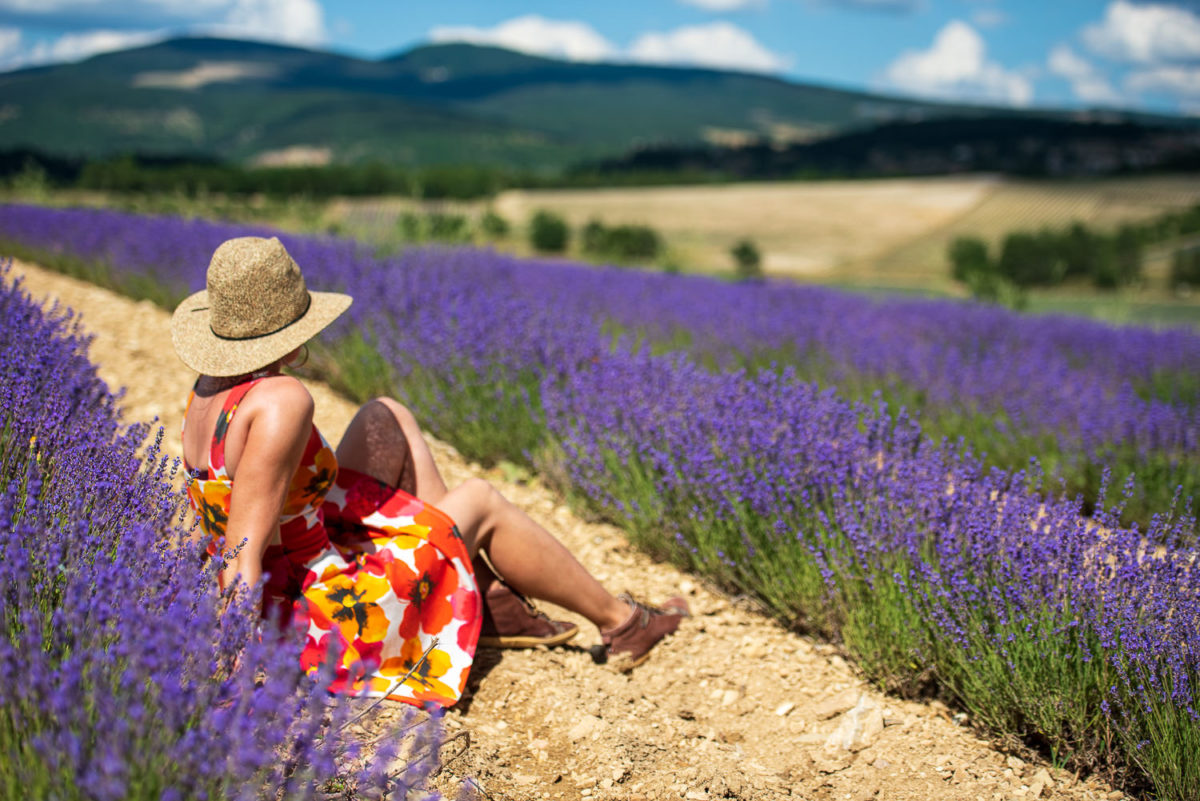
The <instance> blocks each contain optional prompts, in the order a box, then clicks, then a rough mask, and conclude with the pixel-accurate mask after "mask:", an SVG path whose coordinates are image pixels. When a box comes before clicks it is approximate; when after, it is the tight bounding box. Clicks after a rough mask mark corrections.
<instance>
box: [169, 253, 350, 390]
mask: <svg viewBox="0 0 1200 801" xmlns="http://www.w3.org/2000/svg"><path fill="white" fill-rule="evenodd" d="M350 301H351V298H350V296H349V295H343V294H341V293H338V292H309V291H308V287H306V286H305V284H304V276H302V275H301V274H300V268H299V267H298V266H297V265H296V262H295V261H294V260H293V259H292V257H291V256H290V255H288V252H287V250H285V249H284V247H283V243H281V242H280V241H279V240H278V239H276V238H275V237H271V238H270V239H263V238H262V237H257V236H244V237H239V238H237V239H230V240H229V241H227V242H223V243H222V244H221V246H220V247H218V248H217V250H216V252H215V253H213V257H212V262H211V263H210V264H209V266H208V288H207V289H205V290H203V291H201V292H197V293H196V294H194V295H191V296H190V297H188V298H187V299H186V300H184V301H183V303H180V304H179V306H178V307H177V308H176V309H175V314H174V315H173V316H172V318H171V341H172V342H173V343H174V345H175V352H176V353H178V354H179V358H180V359H182V360H183V363H184V364H186V365H187V366H188V367H190V368H192V369H193V370H195V371H197V372H199V373H203V374H205V375H212V376H234V375H243V374H245V373H251V372H253V371H255V370H258V369H261V368H263V367H266V366H267V365H269V364H272V363H273V362H275V361H278V360H279V359H282V358H283V357H284V356H286V355H287V354H289V353H291V352H292V351H293V350H295V349H296V348H298V347H300V346H301V345H303V344H304V343H305V342H307V341H308V340H310V339H312V338H313V337H314V336H315V335H316V334H317V332H319V331H320V330H321V329H322V328H324V327H325V326H327V325H329V324H330V323H332V322H333V321H334V320H336V319H337V317H338V315H340V314H341V313H342V312H344V311H345V310H346V309H347V308H348V307H349V306H350Z"/></svg>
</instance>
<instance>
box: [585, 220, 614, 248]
mask: <svg viewBox="0 0 1200 801" xmlns="http://www.w3.org/2000/svg"><path fill="white" fill-rule="evenodd" d="M580 239H581V240H582V241H581V243H580V245H581V247H582V248H583V252H584V253H590V254H592V255H603V254H604V252H605V248H606V247H607V246H608V229H607V228H605V227H604V223H602V222H600V221H599V220H588V223H587V225H585V226H583V230H582V231H581V232H580Z"/></svg>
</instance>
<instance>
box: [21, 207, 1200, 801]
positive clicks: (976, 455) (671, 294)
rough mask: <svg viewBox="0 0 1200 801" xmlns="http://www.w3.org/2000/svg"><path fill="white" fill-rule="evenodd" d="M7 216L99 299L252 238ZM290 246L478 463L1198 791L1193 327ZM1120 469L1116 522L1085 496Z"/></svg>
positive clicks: (1142, 781)
mask: <svg viewBox="0 0 1200 801" xmlns="http://www.w3.org/2000/svg"><path fill="white" fill-rule="evenodd" d="M7 211H9V210H8V209H6V212H7ZM17 213H19V214H20V215H24V216H23V217H22V219H23V220H24V223H23V226H24V228H22V226H21V225H17V224H11V225H10V224H9V223H8V222H7V220H8V218H7V217H5V218H3V219H4V222H3V223H2V224H0V225H3V226H5V232H4V233H3V234H0V238H4V239H9V240H11V239H16V238H18V234H19V236H20V237H23V239H22V241H26V242H32V243H37V242H40V244H37V247H39V248H50V247H52V246H54V245H53V243H54V242H56V241H58V240H57V239H55V236H62V233H61V232H64V231H65V232H67V235H66V236H64V237H63V241H66V242H67V243H70V242H71V241H72V237H73V236H76V235H75V234H73V233H71V231H72V226H80V227H87V226H91V227H92V228H95V229H97V230H99V231H101V233H89V234H88V235H89V236H92V237H93V238H92V239H87V240H86V241H87V242H88V243H89V244H88V245H87V247H91V248H94V250H95V252H96V253H100V254H103V253H107V254H111V255H109V256H106V258H107V259H109V260H108V261H107V262H105V265H106V266H105V271H106V273H108V274H110V275H111V276H112V280H114V281H115V282H117V283H118V285H119V284H120V282H121V281H123V280H126V279H125V278H123V277H122V276H125V275H132V276H149V277H151V278H152V279H153V280H154V281H155V282H157V283H160V284H162V285H165V286H171V285H176V286H184V285H186V286H189V287H192V288H194V287H196V286H197V285H198V284H199V283H200V282H201V281H202V275H203V268H204V265H205V264H206V263H207V260H208V257H209V254H211V252H212V249H213V248H214V247H215V246H216V244H218V243H219V242H220V241H222V240H223V239H225V238H227V237H229V236H233V235H239V234H243V233H247V232H248V230H247V229H245V228H240V227H237V228H235V227H232V226H222V225H218V224H201V223H196V222H192V223H188V224H187V225H186V226H184V225H183V224H181V223H178V222H176V223H174V224H175V225H176V226H177V227H176V228H175V229H172V228H171V225H172V223H170V222H168V221H163V220H153V221H149V222H147V221H145V220H142V219H139V218H133V217H129V216H125V215H114V214H111V213H103V212H54V213H53V214H65V215H67V216H66V217H65V218H63V219H62V220H60V222H61V225H57V224H56V225H55V236H52V235H50V234H48V233H47V234H45V235H41V234H38V235H35V234H31V233H29V231H34V232H36V231H41V230H44V229H48V228H49V227H50V223H49V222H47V220H49V219H51V218H50V216H48V215H51V213H50V212H46V211H44V210H36V209H35V210H28V209H18V211H17V212H15V213H14V214H17ZM54 219H58V218H54ZM39 226H41V227H39ZM22 230H24V231H25V233H19V232H21V231H22ZM88 231H89V232H90V231H91V228H89V229H88ZM104 231H106V232H107V233H106V234H105V233H103V232H104ZM172 231H174V233H172ZM151 234H153V235H156V236H158V237H160V238H162V239H166V238H168V237H170V236H174V237H175V239H174V247H172V248H167V247H163V248H162V249H161V253H159V255H157V256H155V258H154V259H153V260H149V261H147V260H144V259H143V258H142V257H141V256H140V255H139V254H138V253H136V252H132V251H131V250H130V249H129V248H128V247H127V246H126V245H125V244H123V243H125V242H126V241H127V240H135V239H140V238H145V237H147V236H148V235H151ZM38 236H41V237H42V239H41V240H39V239H38ZM77 238H78V241H80V242H84V241H85V239H84V237H83V235H82V234H80V235H78V237H77ZM285 240H286V243H287V246H288V248H289V250H290V251H291V252H292V253H293V255H294V256H296V258H297V260H298V261H299V262H300V263H302V264H303V265H305V270H306V275H308V276H309V277H310V281H311V282H312V283H313V285H314V286H320V287H321V288H342V289H345V290H346V291H349V292H350V293H351V294H353V295H354V296H355V297H356V298H357V301H356V303H355V305H354V307H352V311H351V314H350V315H349V316H348V317H347V318H346V319H344V320H343V321H342V322H341V323H340V324H339V326H338V327H337V328H336V329H335V330H334V331H333V332H332V333H333V341H334V343H335V345H334V347H335V348H343V349H344V351H343V353H344V354H351V355H353V356H354V357H355V358H354V361H352V362H351V363H350V364H349V365H348V367H344V368H343V369H347V370H348V372H347V373H343V374H342V378H343V379H344V380H346V381H348V382H355V381H361V380H362V379H363V377H367V378H370V380H371V381H373V382H375V383H374V384H373V386H372V388H373V389H376V390H386V389H391V390H392V391H393V392H394V393H396V394H400V395H401V396H402V397H405V399H406V400H408V401H409V402H410V403H412V404H413V405H415V406H417V408H418V411H419V412H420V414H421V415H422V416H423V417H424V418H425V419H426V420H428V421H430V422H431V423H432V427H433V428H434V430H435V431H437V432H439V433H441V434H443V435H444V436H447V437H449V438H451V439H452V440H454V441H455V442H456V444H458V445H460V447H462V448H463V449H464V450H466V451H467V452H468V453H470V454H471V455H474V456H477V457H484V458H501V457H503V458H510V459H526V460H529V461H536V462H538V463H539V464H541V465H543V466H544V467H546V468H547V469H548V470H549V472H551V473H552V474H554V475H557V476H561V477H562V478H563V479H564V480H565V481H566V482H567V486H568V487H569V488H570V491H571V492H572V493H573V494H575V495H576V497H578V498H580V499H582V500H583V501H584V502H586V503H588V504H590V505H592V506H593V508H595V509H597V510H599V511H600V512H602V513H603V514H605V515H607V516H609V517H611V518H613V519H615V520H618V521H620V522H622V523H624V524H625V525H626V526H627V527H628V528H629V530H630V531H631V534H632V536H633V537H634V538H635V539H636V540H637V541H638V542H639V543H641V544H642V545H644V546H645V547H647V548H649V549H651V550H653V551H655V552H657V553H660V554H663V555H666V556H670V557H671V558H674V559H677V560H679V561H680V562H681V563H683V564H685V565H687V566H689V567H691V568H693V569H696V570H700V571H704V572H707V573H709V574H710V575H713V576H714V577H716V578H717V579H718V580H720V581H722V582H724V583H725V584H726V585H728V586H730V587H736V588H739V589H740V590H742V591H747V592H752V593H754V594H756V595H757V596H758V597H760V598H762V599H763V601H764V602H765V603H766V604H767V605H768V606H769V608H771V609H772V610H773V611H774V612H775V613H776V614H778V615H779V616H780V617H781V618H782V619H784V620H785V621H787V622H789V623H792V624H794V625H797V626H802V627H807V628H810V629H813V630H816V631H819V632H821V633H823V634H825V635H826V636H829V637H832V638H838V639H841V640H842V641H843V642H844V643H845V645H846V647H847V648H848V649H849V650H850V651H852V652H853V653H854V654H855V655H857V657H858V658H859V660H860V661H861V663H862V664H863V665H864V667H865V668H866V669H867V670H868V671H869V673H870V675H872V676H874V677H875V678H876V679H877V680H878V681H879V682H880V683H882V684H890V685H892V686H895V687H897V688H900V689H903V690H909V691H915V690H918V689H925V688H927V687H929V686H930V685H931V684H936V686H938V687H940V688H942V690H943V691H945V692H947V693H949V694H950V695H952V696H954V697H955V698H957V700H958V701H959V703H961V704H962V705H964V706H965V707H966V708H968V709H969V710H970V711H971V712H972V716H973V717H974V718H975V719H976V720H978V721H979V722H981V723H982V724H984V725H986V726H989V727H991V728H992V729H993V730H994V731H999V732H1004V733H1007V734H1009V735H1010V736H1013V737H1017V738H1021V739H1024V740H1026V741H1030V742H1035V743H1040V744H1042V745H1044V746H1045V747H1047V748H1048V749H1050V750H1051V751H1052V752H1055V754H1056V756H1057V757H1058V758H1059V759H1060V760H1061V761H1063V762H1065V763H1068V764H1072V765H1077V766H1080V767H1094V768H1098V769H1101V770H1104V771H1105V772H1107V773H1109V774H1111V775H1113V776H1114V777H1117V778H1120V777H1122V776H1124V777H1125V779H1124V780H1125V781H1126V782H1127V783H1128V784H1129V786H1131V787H1137V786H1139V785H1144V786H1148V787H1151V788H1153V789H1154V791H1155V792H1156V793H1158V794H1159V795H1160V796H1161V797H1163V798H1170V799H1181V800H1182V799H1185V798H1188V797H1189V793H1190V792H1191V791H1190V790H1189V788H1194V787H1196V786H1200V766H1198V765H1197V764H1196V763H1195V760H1189V759H1180V758H1179V755H1181V754H1185V753H1194V750H1193V751H1188V749H1194V747H1195V745H1196V744H1197V742H1198V741H1200V725H1198V724H1200V719H1198V717H1197V713H1196V708H1195V703H1194V697H1193V692H1194V690H1193V688H1194V687H1195V686H1196V684H1195V682H1196V680H1197V677H1198V672H1200V671H1198V669H1197V667H1198V666H1197V646H1198V645H1200V630H1198V627H1200V606H1197V596H1198V594H1200V593H1197V588H1198V587H1200V582H1198V578H1197V576H1196V569H1197V568H1196V566H1195V559H1194V547H1195V531H1196V521H1195V517H1194V516H1193V515H1192V514H1191V512H1190V507H1189V501H1188V500H1187V497H1188V496H1190V495H1191V494H1192V493H1193V491H1194V488H1195V486H1196V478H1197V475H1200V471H1198V468H1197V462H1196V460H1195V459H1194V457H1193V454H1194V453H1195V446H1196V444H1197V442H1196V440H1197V436H1198V430H1200V427H1198V425H1197V408H1198V406H1200V404H1197V397H1196V393H1197V384H1196V381H1195V379H1194V376H1195V375H1196V374H1197V370H1196V368H1197V367H1198V366H1200V337H1197V336H1196V335H1194V334H1191V333H1189V332H1184V331H1167V332H1153V331H1142V330H1136V329H1109V328H1105V327H1102V326H1099V325H1096V324H1092V323H1084V322H1072V321H1067V320H1064V319H1049V320H1042V321H1039V320H1032V319H1029V318H1016V317H1013V316H1011V315H1009V314H1008V313H1007V312H1002V311H999V310H990V309H983V308H979V307H972V306H967V305H955V304H945V303H929V302H922V303H911V302H908V303H898V302H889V303H879V302H874V301H870V300H867V299H864V298H857V297H852V296H848V295H843V294H838V293H833V292H827V291H821V290H813V289H803V288H793V287H781V286H773V285H770V284H753V285H742V286H728V285H722V284H718V283H716V282H712V281H707V280H703V279H695V278H680V277H675V276H670V277H668V276H651V275H646V274H634V273H627V272H621V271H609V270H603V269H600V270H594V269H585V268H581V267H576V266H572V265H566V264H562V265H553V264H545V263H537V264H535V263H530V262H523V261H520V260H516V259H511V258H507V257H502V256H498V255H496V254H492V253H486V252H480V251H470V250H457V251H433V250H416V251H410V252H407V253H405V254H403V255H402V256H400V257H397V258H392V259H377V258H375V257H374V255H373V254H370V253H367V252H365V251H363V250H362V249H360V248H357V247H356V246H355V245H354V244H353V243H349V242H341V241H333V240H318V239H309V238H301V237H285ZM31 246H32V245H31ZM71 247H74V246H71ZM62 252H67V253H68V255H70V257H71V258H76V259H81V260H82V259H85V258H87V257H88V251H86V250H69V251H62ZM1018 320H1019V321H1020V325H1018V324H1017V323H1018ZM1097 354H1104V355H1105V357H1106V358H1104V359H1100V358H1097ZM771 358H774V359H776V360H778V361H777V362H776V363H775V364H770V363H768V362H766V361H765V360H768V359H771ZM356 374H357V375H356ZM814 378H817V379H820V380H819V382H814V381H813V379H814ZM829 385H833V386H836V387H837V391H834V390H832V389H829V388H828V387H829ZM822 386H824V387H825V388H824V389H823V388H822ZM897 399H899V400H902V401H905V402H906V403H908V402H913V403H914V404H915V405H916V407H917V408H916V410H915V411H916V412H919V417H910V416H909V415H908V414H906V413H905V412H904V411H903V410H901V409H899V408H897V406H896V403H895V401H896V400H897ZM946 432H951V433H955V434H956V435H958V436H956V437H955V438H950V439H947V438H945V437H944V436H943V435H944V434H945V433H946ZM985 449H986V450H988V451H989V453H987V454H985V453H983V452H982V451H983V450H985ZM991 451H1000V452H1001V457H1000V458H998V457H997V456H996V454H995V453H991ZM1035 454H1036V455H1039V456H1042V457H1044V458H1042V459H1041V460H1040V461H1039V462H1035V463H1033V464H1031V463H1030V456H1032V455H1035ZM998 461H1001V462H1005V463H1006V464H1008V465H1009V466H1010V468H1014V469H1000V468H998V467H997V466H996V464H997V462H998ZM1135 468H1136V472H1137V473H1138V476H1139V481H1138V482H1136V483H1129V484H1128V487H1129V489H1128V491H1127V492H1126V493H1125V496H1124V498H1123V499H1118V502H1115V503H1114V502H1109V501H1107V500H1106V495H1105V493H1104V491H1102V487H1103V486H1104V482H1105V478H1104V476H1105V475H1106V474H1111V475H1112V476H1113V477H1114V479H1110V480H1115V481H1116V482H1117V484H1119V485H1120V484H1124V483H1125V477H1126V475H1127V474H1128V473H1130V472H1133V471H1134V470H1135ZM1146 472H1149V473H1150V475H1148V476H1146V475H1144V474H1145V473H1146ZM1143 480H1144V481H1145V482H1147V483H1142V482H1143ZM1180 485H1183V488H1184V489H1183V492H1182V493H1180V492H1179V489H1178V487H1179V486H1180ZM1080 488H1086V489H1088V491H1089V493H1090V495H1089V496H1088V497H1086V498H1084V497H1080V496H1078V495H1077V494H1076V492H1077V490H1079V489H1080ZM1150 488H1153V489H1150ZM1129 504H1140V505H1141V507H1142V509H1141V511H1140V512H1138V513H1137V514H1134V515H1129V514H1127V513H1126V511H1125V506H1127V505H1129ZM1131 518H1134V519H1138V520H1141V521H1143V523H1142V525H1140V526H1130V525H1126V521H1128V520H1129V519H1131Z"/></svg>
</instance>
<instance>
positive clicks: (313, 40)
mask: <svg viewBox="0 0 1200 801" xmlns="http://www.w3.org/2000/svg"><path fill="white" fill-rule="evenodd" d="M219 27H220V29H221V30H223V31H225V33H226V34H227V35H232V36H244V37H247V38H251V39H265V40H267V41H272V42H289V43H293V44H319V43H321V42H323V41H325V36H326V33H325V17H324V12H323V11H322V10H321V4H320V3H318V2H317V0H234V2H233V3H232V4H231V7H230V8H229V10H228V11H227V12H226V15H225V19H224V20H222V21H221V22H220V23H219Z"/></svg>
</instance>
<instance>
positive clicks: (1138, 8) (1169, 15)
mask: <svg viewBox="0 0 1200 801" xmlns="http://www.w3.org/2000/svg"><path fill="white" fill-rule="evenodd" d="M1083 41H1084V43H1085V44H1087V46H1088V47H1089V48H1090V49H1091V50H1092V52H1094V53H1096V54H1098V55H1101V56H1104V57H1105V58H1109V59H1112V60H1114V61H1123V62H1128V63H1133V64H1157V63H1161V62H1164V61H1180V60H1195V59H1200V16H1198V15H1197V14H1196V13H1194V12H1191V11H1188V10H1186V9H1183V8H1180V7H1178V6H1175V5H1168V4H1165V3H1149V4H1145V3H1143V4H1139V3H1132V2H1130V1H1129V0H1115V2H1113V3H1110V4H1109V6H1108V8H1107V10H1106V11H1105V15H1104V19H1103V20H1102V21H1101V22H1098V23H1095V24H1092V25H1089V26H1087V27H1086V28H1084V30H1083Z"/></svg>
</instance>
